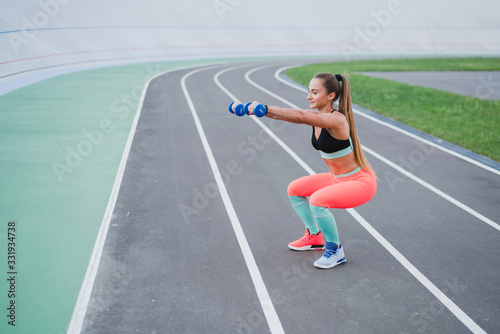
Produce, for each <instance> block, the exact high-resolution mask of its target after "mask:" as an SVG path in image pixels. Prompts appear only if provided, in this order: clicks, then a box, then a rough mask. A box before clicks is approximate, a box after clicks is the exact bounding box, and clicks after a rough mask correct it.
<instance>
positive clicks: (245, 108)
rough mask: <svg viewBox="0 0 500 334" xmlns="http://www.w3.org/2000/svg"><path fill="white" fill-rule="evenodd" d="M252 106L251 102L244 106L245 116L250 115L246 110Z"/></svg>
mask: <svg viewBox="0 0 500 334" xmlns="http://www.w3.org/2000/svg"><path fill="white" fill-rule="evenodd" d="M251 104H252V102H248V103H246V104H245V107H244V108H243V110H244V111H245V114H247V115H250V111H249V110H248V107H249V106H250V105H251Z"/></svg>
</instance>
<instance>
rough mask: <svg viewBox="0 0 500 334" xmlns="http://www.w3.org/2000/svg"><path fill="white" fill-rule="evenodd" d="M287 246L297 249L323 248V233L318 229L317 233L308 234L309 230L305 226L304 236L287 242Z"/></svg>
mask: <svg viewBox="0 0 500 334" xmlns="http://www.w3.org/2000/svg"><path fill="white" fill-rule="evenodd" d="M288 247H289V248H290V249H293V250H297V251H304V250H324V249H325V241H324V240H323V233H322V232H321V231H320V232H319V233H318V234H317V235H311V234H309V230H308V229H307V228H306V233H304V236H303V237H302V238H300V239H299V240H295V241H292V242H291V243H289V244H288Z"/></svg>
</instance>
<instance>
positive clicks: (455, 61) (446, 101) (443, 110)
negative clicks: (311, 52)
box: [287, 58, 500, 161]
mask: <svg viewBox="0 0 500 334" xmlns="http://www.w3.org/2000/svg"><path fill="white" fill-rule="evenodd" d="M451 70H474V71H479V70H482V71H486V70H500V59H499V58H452V59H450V58H438V59H396V60H373V61H353V62H339V63H324V64H311V65H307V66H303V67H298V68H292V69H289V70H288V71H287V75H288V76H289V77H290V78H291V79H293V80H295V81H297V82H299V83H301V84H303V85H306V86H307V85H308V84H309V81H310V79H311V78H312V77H313V76H314V74H316V73H318V72H331V73H345V72H347V73H349V80H350V83H351V90H352V99H353V103H355V104H358V105H360V106H362V107H364V108H367V109H370V110H372V111H374V112H377V113H379V114H381V115H384V116H386V117H388V118H391V119H393V120H396V121H398V122H401V123H404V124H406V125H409V126H411V127H413V128H415V129H418V130H421V131H424V132H426V133H429V134H431V135H433V136H436V137H439V138H441V139H443V140H446V141H448V142H451V143H453V144H456V145H459V146H461V147H464V148H466V149H468V150H470V151H472V152H475V153H478V154H481V155H484V156H486V157H488V158H490V159H493V160H496V161H500V101H498V100H495V101H492V100H482V99H478V98H475V97H470V96H463V95H458V94H453V93H449V92H445V91H441V90H436V89H432V88H426V87H421V86H412V85H408V84H403V83H398V82H395V81H390V80H385V79H378V78H372V77H367V76H364V75H361V74H356V73H352V72H357V71H451Z"/></svg>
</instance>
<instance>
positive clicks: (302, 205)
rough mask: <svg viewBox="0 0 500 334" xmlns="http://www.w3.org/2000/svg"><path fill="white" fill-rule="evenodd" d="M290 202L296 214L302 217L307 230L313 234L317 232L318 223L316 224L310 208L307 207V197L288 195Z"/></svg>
mask: <svg viewBox="0 0 500 334" xmlns="http://www.w3.org/2000/svg"><path fill="white" fill-rule="evenodd" d="M290 202H291V203H292V206H293V208H294V209H295V212H296V213H297V215H298V216H299V217H300V219H302V221H303V222H304V225H305V226H306V228H307V229H308V230H309V233H310V234H315V233H318V232H319V228H318V224H316V219H314V217H313V214H312V212H311V209H310V208H309V202H308V201H307V198H305V197H302V196H290Z"/></svg>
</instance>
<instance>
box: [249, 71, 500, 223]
mask: <svg viewBox="0 0 500 334" xmlns="http://www.w3.org/2000/svg"><path fill="white" fill-rule="evenodd" d="M262 68H264V67H258V68H255V69H252V70H250V71H248V72H247V73H246V75H245V79H246V80H247V81H248V82H249V83H250V84H251V85H253V86H254V87H256V88H258V89H260V90H261V91H263V92H264V93H266V94H269V95H271V96H272V97H274V98H278V99H279V100H280V101H281V102H283V103H285V104H287V105H289V106H290V107H291V108H296V109H300V108H298V107H297V106H296V105H294V104H293V103H291V102H289V101H287V100H285V99H284V98H282V97H280V96H278V95H276V94H274V93H273V92H271V91H269V90H268V89H266V88H264V87H262V86H260V85H259V84H257V83H256V82H254V81H253V80H251V79H250V77H249V75H250V74H251V73H253V72H255V71H257V70H260V69H262ZM278 71H279V70H278ZM278 71H276V73H278ZM276 77H279V75H278V76H277V75H276V74H275V78H276ZM286 84H287V85H289V86H291V87H295V88H297V86H294V85H293V84H290V83H286ZM297 89H299V88H297ZM302 90H303V89H302ZM370 117H371V116H370ZM372 118H373V117H372ZM384 125H385V124H384ZM401 131H404V130H401ZM408 135H412V136H414V135H413V134H410V133H408ZM415 137H416V138H417V136H415ZM420 139H421V138H420ZM421 141H424V140H423V139H422V140H421ZM425 142H426V141H425ZM428 143H430V142H428ZM362 148H363V150H364V151H365V152H367V153H369V154H371V155H372V156H373V157H375V158H377V159H379V160H380V161H382V162H383V163H385V164H387V165H389V166H390V167H392V168H394V169H396V170H397V171H398V172H400V173H402V174H404V175H405V176H407V177H409V178H410V179H412V180H414V181H415V182H417V183H418V184H420V185H421V186H423V187H425V188H427V189H429V190H430V191H432V192H433V193H435V194H437V195H438V196H440V197H442V198H444V199H445V200H447V201H448V202H450V203H452V204H454V205H456V206H457V207H459V208H460V209H462V210H464V211H465V212H467V213H469V214H471V215H473V216H474V217H476V218H477V219H479V220H481V221H483V222H484V223H486V224H488V225H490V226H491V227H493V228H494V229H496V230H498V231H500V225H499V224H497V223H495V222H494V221H493V220H491V219H489V218H488V217H485V216H484V215H482V214H480V213H479V212H477V211H475V210H474V209H472V208H470V207H469V206H467V205H465V204H464V203H462V202H460V201H458V200H457V199H455V198H453V197H451V196H450V195H448V194H446V193H445V192H444V191H441V190H439V189H438V188H436V187H434V186H432V185H431V184H429V183H427V182H425V181H424V180H422V179H421V178H419V177H417V176H415V175H413V174H412V173H410V172H408V171H406V170H405V169H404V168H401V167H400V166H398V165H397V164H395V163H394V162H392V161H390V160H389V159H387V158H385V157H383V156H382V155H380V154H378V153H376V152H375V151H373V150H371V149H369V148H367V147H366V146H363V145H362Z"/></svg>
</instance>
